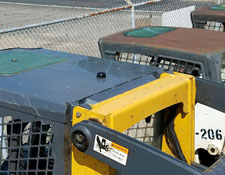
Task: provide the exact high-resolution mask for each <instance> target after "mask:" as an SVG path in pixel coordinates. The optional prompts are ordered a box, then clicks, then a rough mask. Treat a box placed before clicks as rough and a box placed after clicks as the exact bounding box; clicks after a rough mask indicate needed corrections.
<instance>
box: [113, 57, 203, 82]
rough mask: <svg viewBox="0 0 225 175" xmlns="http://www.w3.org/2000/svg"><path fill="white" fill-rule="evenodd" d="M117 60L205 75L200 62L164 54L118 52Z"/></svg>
mask: <svg viewBox="0 0 225 175" xmlns="http://www.w3.org/2000/svg"><path fill="white" fill-rule="evenodd" d="M115 60H117V61H122V62H128V63H134V64H141V65H149V66H155V67H161V68H163V69H164V70H166V71H168V70H169V71H174V72H180V73H185V74H189V75H194V76H196V77H200V78H201V77H202V76H203V75H202V68H201V65H200V64H197V63H194V62H188V61H182V60H178V59H175V58H168V57H164V56H160V57H158V58H156V57H153V56H146V55H141V54H132V53H117V54H116V57H115Z"/></svg>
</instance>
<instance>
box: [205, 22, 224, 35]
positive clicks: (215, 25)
mask: <svg viewBox="0 0 225 175" xmlns="http://www.w3.org/2000/svg"><path fill="white" fill-rule="evenodd" d="M204 28H205V29H207V30H214V31H221V32H223V31H225V30H224V25H223V24H222V23H220V22H213V21H207V23H206V24H205V26H204Z"/></svg>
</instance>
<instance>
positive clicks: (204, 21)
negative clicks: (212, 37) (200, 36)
mask: <svg viewBox="0 0 225 175" xmlns="http://www.w3.org/2000/svg"><path fill="white" fill-rule="evenodd" d="M191 19H192V23H193V27H194V28H200V29H207V30H215V31H221V32H225V4H219V5H213V6H210V7H206V8H201V9H197V10H195V11H193V12H192V13H191Z"/></svg>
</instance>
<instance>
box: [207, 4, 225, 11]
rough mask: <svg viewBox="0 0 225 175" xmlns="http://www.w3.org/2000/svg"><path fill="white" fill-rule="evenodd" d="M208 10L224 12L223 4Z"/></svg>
mask: <svg viewBox="0 0 225 175" xmlns="http://www.w3.org/2000/svg"><path fill="white" fill-rule="evenodd" d="M209 9H210V10H225V4H221V5H215V6H212V7H210V8H209Z"/></svg>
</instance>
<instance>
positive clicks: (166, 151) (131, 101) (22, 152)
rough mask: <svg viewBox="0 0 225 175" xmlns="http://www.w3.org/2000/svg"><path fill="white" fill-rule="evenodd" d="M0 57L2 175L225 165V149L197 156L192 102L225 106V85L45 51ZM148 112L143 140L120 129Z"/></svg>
mask: <svg viewBox="0 0 225 175" xmlns="http://www.w3.org/2000/svg"><path fill="white" fill-rule="evenodd" d="M0 62H1V64H0V67H1V68H0V81H1V84H0V109H1V110H0V114H1V115H0V145H1V146H0V175H53V174H54V175H61V174H68V175H71V174H79V175H87V174H90V175H91V174H95V175H98V174H99V175H103V174H104V175H112V174H151V173H152V174H161V175H162V174H218V175H219V174H221V175H222V174H223V173H224V171H225V166H224V161H225V160H224V159H225V158H224V156H223V155H222V154H221V155H220V156H219V158H218V161H217V162H216V163H215V164H214V165H213V166H211V167H210V168H208V167H205V166H202V165H200V164H197V163H194V155H195V150H194V142H195V128H194V125H195V116H194V110H195V103H196V101H197V102H202V103H204V104H206V105H208V106H211V107H212V108H215V109H217V110H220V111H222V112H225V106H224V98H223V97H224V95H225V90H224V88H225V87H224V86H222V85H220V84H215V83H212V82H209V81H205V80H201V79H195V78H194V77H193V76H191V75H185V74H180V73H173V72H171V71H169V72H166V71H164V70H163V69H161V68H157V67H146V66H141V65H135V64H127V63H120V62H117V61H115V60H108V59H99V58H91V57H88V56H82V55H76V54H71V53H64V52H57V51H51V50H45V49H8V50H1V51H0ZM196 90H197V93H196ZM217 92H221V93H220V94H218V93H217ZM196 94H197V96H196ZM152 115H154V117H152ZM143 119H145V121H146V122H147V123H148V125H147V126H148V127H146V128H142V127H140V126H139V127H138V128H137V130H139V131H137V132H139V134H138V135H137V136H139V135H142V134H143V135H144V138H143V139H144V140H143V141H144V142H145V143H143V142H140V141H138V139H140V137H137V138H136V139H135V138H131V137H129V136H127V135H125V134H123V133H122V132H124V131H128V130H129V129H130V128H131V129H132V127H133V126H134V125H135V124H137V123H138V122H139V121H141V120H143ZM221 139H223V140H224V135H222V136H221ZM146 143H147V144H146Z"/></svg>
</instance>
